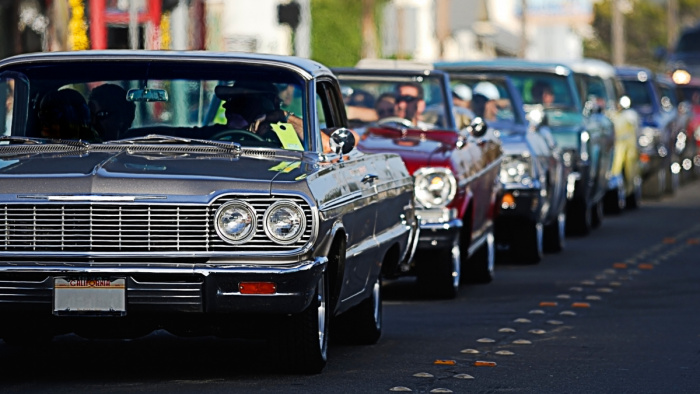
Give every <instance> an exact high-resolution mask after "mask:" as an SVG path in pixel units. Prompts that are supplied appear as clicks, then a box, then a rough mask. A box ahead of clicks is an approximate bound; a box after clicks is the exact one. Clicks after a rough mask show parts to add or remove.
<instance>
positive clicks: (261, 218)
mask: <svg viewBox="0 0 700 394" xmlns="http://www.w3.org/2000/svg"><path fill="white" fill-rule="evenodd" d="M0 84H1V85H0V92H2V93H3V95H5V98H6V102H7V103H8V106H7V108H8V110H7V111H6V112H5V114H4V118H5V122H2V123H0V127H2V128H3V134H4V135H3V136H2V137H0V211H1V213H0V227H1V228H2V234H1V235H0V245H1V246H0V311H1V312H2V315H3V322H2V323H1V324H0V337H2V338H3V339H4V340H5V341H6V342H7V343H19V344H22V343H23V342H28V341H36V340H38V339H41V338H44V339H48V338H51V337H52V336H54V335H58V334H63V333H70V332H72V333H76V334H78V335H81V336H84V337H87V338H93V337H115V336H116V337H138V336H142V335H146V334H148V333H150V332H152V331H153V330H155V329H166V330H168V331H170V332H172V333H174V334H176V335H220V336H226V337H228V336H242V337H261V338H267V339H269V340H271V341H274V342H275V343H276V344H277V345H278V346H276V348H277V347H278V348H279V349H280V354H279V356H280V357H279V358H280V360H283V361H284V362H285V363H284V365H286V366H287V367H289V369H291V370H293V371H297V372H303V373H317V372H319V371H321V370H322V369H323V367H324V366H325V364H326V358H327V347H328V335H329V322H330V321H331V320H334V325H335V327H334V334H335V333H336V331H335V329H336V328H337V329H338V330H337V333H338V334H339V335H340V336H341V337H342V336H343V335H344V336H345V339H347V340H350V341H353V342H356V343H364V344H371V343H374V342H376V341H377V340H378V339H379V337H380V335H381V330H382V317H381V280H380V278H381V275H380V274H381V272H382V271H393V270H395V269H396V267H397V266H399V265H401V264H404V263H405V262H406V261H408V260H410V259H411V257H412V253H413V250H414V247H415V243H416V238H417V235H418V234H417V233H418V229H417V219H416V217H415V216H414V198H413V180H412V178H411V176H410V174H409V172H408V171H407V169H406V167H405V166H404V164H403V162H402V160H401V158H400V157H399V156H398V155H394V154H363V153H361V152H360V151H358V150H356V149H354V145H355V135H354V134H353V132H351V131H350V130H348V129H346V128H345V127H346V125H347V119H346V114H345V111H344V107H343V101H342V96H341V93H340V89H339V86H338V83H337V81H336V79H335V77H334V76H333V74H332V73H331V72H330V71H329V70H328V69H327V68H326V67H324V66H322V65H320V64H318V63H316V62H313V61H310V60H305V59H298V58H292V57H281V56H265V55H255V54H235V53H225V54H214V53H207V52H193V53H188V52H172V53H171V52H147V51H138V52H136V51H134V52H131V51H123V52H122V51H104V52H97V51H90V52H72V53H46V54H34V55H23V56H17V57H13V58H9V59H5V60H4V61H2V62H0ZM0 112H2V111H0ZM336 318H337V319H336Z"/></svg>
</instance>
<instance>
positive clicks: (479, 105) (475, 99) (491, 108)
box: [472, 81, 500, 121]
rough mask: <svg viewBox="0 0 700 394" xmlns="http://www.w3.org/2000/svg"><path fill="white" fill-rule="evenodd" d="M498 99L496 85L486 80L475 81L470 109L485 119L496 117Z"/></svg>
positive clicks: (490, 119) (491, 119)
mask: <svg viewBox="0 0 700 394" xmlns="http://www.w3.org/2000/svg"><path fill="white" fill-rule="evenodd" d="M498 99H500V94H499V93H498V88H497V87H496V85H494V84H492V83H491V82H488V81H482V82H479V83H477V84H476V85H475V86H474V89H473V90H472V109H473V111H474V114H475V115H476V116H478V117H481V118H482V119H484V120H486V121H494V120H496V119H497V114H498V105H497V102H496V101H497V100H498Z"/></svg>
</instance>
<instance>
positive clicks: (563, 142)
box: [549, 124, 584, 150]
mask: <svg viewBox="0 0 700 394" xmlns="http://www.w3.org/2000/svg"><path fill="white" fill-rule="evenodd" d="M549 128H550V130H551V132H552V137H554V141H556V143H557V145H559V146H560V147H561V148H562V149H574V150H578V149H579V148H580V146H581V132H582V131H583V130H584V128H583V125H582V124H579V125H570V126H558V127H553V126H550V127H549Z"/></svg>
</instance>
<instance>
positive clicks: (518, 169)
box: [450, 72, 570, 263]
mask: <svg viewBox="0 0 700 394" xmlns="http://www.w3.org/2000/svg"><path fill="white" fill-rule="evenodd" d="M450 81H451V84H452V90H453V91H459V90H464V89H469V90H468V91H470V92H471V105H470V108H471V110H472V111H474V116H476V117H481V118H482V119H483V120H484V121H485V122H486V124H487V125H488V127H489V128H490V129H493V130H497V131H498V133H499V136H500V139H501V142H502V144H503V162H502V163H501V173H500V179H501V183H502V184H503V186H502V189H501V193H500V195H499V196H498V199H497V204H498V205H499V206H500V211H499V214H498V216H497V217H496V226H495V236H496V247H497V251H501V252H508V253H507V254H508V255H510V256H509V257H510V259H512V260H516V261H521V262H525V263H537V262H539V261H540V260H541V259H542V256H543V252H545V251H547V252H558V251H561V250H562V249H563V247H564V241H565V234H564V229H565V224H566V182H567V177H568V174H569V172H570V168H569V167H566V166H565V165H564V163H563V158H562V152H561V149H559V147H558V146H557V145H556V143H555V141H554V138H553V137H552V134H551V133H550V131H549V128H548V127H547V126H543V125H541V124H539V122H538V120H536V119H529V118H528V117H527V116H526V114H525V111H524V110H523V102H522V99H521V97H520V93H518V91H517V90H516V89H515V87H514V86H513V84H512V83H511V81H510V79H509V78H508V77H504V76H495V75H484V74H473V73H468V72H465V73H460V72H453V73H450Z"/></svg>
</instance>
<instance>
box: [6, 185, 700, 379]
mask: <svg viewBox="0 0 700 394" xmlns="http://www.w3.org/2000/svg"><path fill="white" fill-rule="evenodd" d="M698 196H700V182H698V181H696V182H694V183H692V184H690V185H686V186H684V187H683V188H682V189H681V190H680V191H679V192H678V194H677V195H676V196H673V197H667V198H664V199H662V200H661V201H645V202H644V205H643V206H642V207H641V208H640V209H639V210H637V211H631V212H629V211H628V212H624V213H623V214H622V215H620V216H614V217H609V216H608V217H606V218H605V220H604V222H603V224H602V226H601V228H599V229H597V230H595V231H594V232H593V233H592V234H591V235H589V236H587V237H583V238H570V239H568V240H567V247H566V249H565V250H564V251H563V252H562V253H559V254H555V255H547V256H546V257H545V260H544V261H543V262H542V263H540V264H538V265H533V266H524V265H513V264H507V263H503V264H499V265H498V266H497V271H496V272H497V277H496V280H495V281H494V282H493V283H491V284H488V285H479V286H463V287H462V288H461V291H460V295H459V297H458V298H457V299H455V300H449V301H446V300H431V299H423V298H420V297H419V296H418V295H417V292H416V288H415V284H414V282H413V281H412V280H409V279H408V278H405V279H402V280H399V281H395V282H391V283H386V284H385V286H384V293H385V302H384V318H385V327H384V334H383V336H382V338H381V340H380V341H379V343H378V344H377V345H374V346H360V347H356V346H342V345H332V346H331V349H330V352H329V353H330V354H329V359H330V361H329V363H328V366H327V367H326V369H325V370H324V371H323V373H321V374H319V375H312V376H303V375H302V376H298V375H286V374H280V373H279V372H276V371H275V370H274V369H273V368H272V358H273V357H274V349H268V348H267V347H266V346H265V344H264V343H261V342H253V341H243V340H221V339H214V338H195V339H191V338H177V337H173V336H171V335H169V334H167V333H165V332H157V333H154V334H153V335H150V336H148V337H146V338H142V339H138V340H131V341H118V340H101V341H86V340H83V339H80V338H78V337H76V336H71V335H68V336H62V337H59V338H56V339H55V340H54V341H53V342H52V343H50V344H49V345H46V346H40V347H35V348H15V347H9V346H7V345H5V344H4V343H0V392H3V393H29V392H41V393H48V392H50V393H74V392H86V393H87V392H90V393H94V392H101V393H138V392H165V393H189V392H196V393H248V392H256V393H387V392H392V391H408V390H410V391H412V392H414V393H429V392H455V393H501V392H508V393H510V392H515V393H697V392H700V307H699V305H700V262H699V261H698V255H700V198H698ZM448 390H449V391H448Z"/></svg>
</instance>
